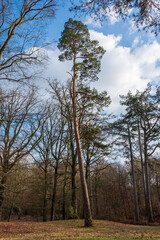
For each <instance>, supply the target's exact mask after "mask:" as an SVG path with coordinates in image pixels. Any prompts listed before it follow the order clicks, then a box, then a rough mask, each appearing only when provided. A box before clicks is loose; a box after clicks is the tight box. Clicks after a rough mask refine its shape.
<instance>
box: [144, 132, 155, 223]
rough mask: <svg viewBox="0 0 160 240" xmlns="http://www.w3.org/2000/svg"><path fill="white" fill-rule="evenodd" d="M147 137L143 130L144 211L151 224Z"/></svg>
mask: <svg viewBox="0 0 160 240" xmlns="http://www.w3.org/2000/svg"><path fill="white" fill-rule="evenodd" d="M146 139H147V136H146V130H145V129H144V169H145V180H146V193H147V196H146V198H147V199H146V200H147V204H146V210H147V218H148V223H149V222H153V221H154V220H153V211H152V203H151V193H150V183H149V167H148V153H147V140H146Z"/></svg>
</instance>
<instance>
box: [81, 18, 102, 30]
mask: <svg viewBox="0 0 160 240" xmlns="http://www.w3.org/2000/svg"><path fill="white" fill-rule="evenodd" d="M85 24H87V25H91V26H92V27H96V28H101V27H102V24H101V22H100V21H99V20H98V19H94V18H92V17H90V16H87V17H86V21H85Z"/></svg>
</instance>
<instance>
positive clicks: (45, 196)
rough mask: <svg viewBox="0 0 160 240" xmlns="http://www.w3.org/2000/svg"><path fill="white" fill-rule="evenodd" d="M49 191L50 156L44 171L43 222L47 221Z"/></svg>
mask: <svg viewBox="0 0 160 240" xmlns="http://www.w3.org/2000/svg"><path fill="white" fill-rule="evenodd" d="M47 190H48V154H47V156H46V160H45V170H44V199H43V222H46V221H47Z"/></svg>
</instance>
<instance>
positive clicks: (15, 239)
mask: <svg viewBox="0 0 160 240" xmlns="http://www.w3.org/2000/svg"><path fill="white" fill-rule="evenodd" d="M83 224H84V222H83V220H58V221H53V222H46V223H43V222H9V223H8V222H0V240H2V239H3V240H52V239H54V240H56V239H57V240H67V239H70V240H71V239H72V240H76V239H79V240H80V239H81V240H82V239H83V240H92V239H93V240H97V239H101V240H115V239H117V240H126V239H144V240H146V239H148V240H149V239H155V240H160V226H142V225H130V224H123V223H116V222H110V221H104V220H94V221H93V227H91V228H85V227H83Z"/></svg>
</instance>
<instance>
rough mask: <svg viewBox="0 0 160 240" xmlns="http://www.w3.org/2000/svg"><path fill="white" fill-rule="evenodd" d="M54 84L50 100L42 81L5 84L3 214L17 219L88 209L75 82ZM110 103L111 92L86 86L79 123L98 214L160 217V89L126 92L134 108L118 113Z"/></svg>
mask: <svg viewBox="0 0 160 240" xmlns="http://www.w3.org/2000/svg"><path fill="white" fill-rule="evenodd" d="M49 85H50V94H51V96H50V99H48V100H47V102H42V101H40V100H39V99H38V98H37V96H36V92H35V90H34V89H33V90H32V91H30V92H29V93H24V92H23V91H22V90H19V89H17V90H12V91H6V90H3V89H1V110H0V115H1V126H0V127H1V136H0V139H1V143H0V147H1V155H0V159H1V186H0V200H1V201H0V206H1V218H2V219H7V220H10V217H11V215H12V214H14V215H15V214H20V215H31V216H33V217H35V219H39V220H42V219H43V221H47V220H54V219H66V218H78V217H80V218H82V217H84V205H83V200H82V196H81V186H80V184H81V180H80V172H79V168H78V163H77V146H76V140H75V135H74V126H73V118H72V111H73V110H72V104H71V102H72V85H71V82H70V81H69V82H67V83H66V84H63V85H61V84H60V83H58V82H57V81H53V82H50V83H49ZM142 98H145V101H144V99H143V101H141V100H142ZM133 100H134V101H133ZM109 103H110V99H109V97H108V95H106V93H105V92H104V93H98V92H97V91H96V90H95V89H90V88H84V87H83V88H82V86H80V89H79V91H78V100H77V113H78V119H79V123H78V124H79V131H80V138H81V147H82V154H83V157H84V167H85V168H84V170H85V179H86V182H87V186H88V193H89V200H90V207H91V212H92V215H93V217H94V218H100V219H110V220H122V221H125V220H128V221H136V222H145V221H149V222H152V221H158V220H159V210H160V209H159V208H160V206H159V199H160V164H159V163H160V162H159V151H157V152H156V150H158V147H159V131H160V128H159V111H160V110H159V89H158V88H157V92H155V93H154V94H151V87H150V86H148V88H147V89H146V90H145V91H144V92H137V93H136V94H135V95H133V94H131V92H129V93H128V95H126V96H123V97H122V102H121V104H125V105H126V106H127V109H126V113H125V114H123V115H122V117H121V118H120V119H116V120H114V121H113V119H112V121H111V119H110V118H109V116H106V115H104V114H102V110H103V109H104V107H106V106H107V105H108V104H109ZM134 107H135V108H134ZM84 123H85V124H84ZM112 154H113V155H115V156H116V155H117V156H118V155H119V156H121V161H122V160H123V163H117V162H116V161H115V162H114V161H113V160H112V161H111V159H112ZM115 159H116V157H115Z"/></svg>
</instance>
